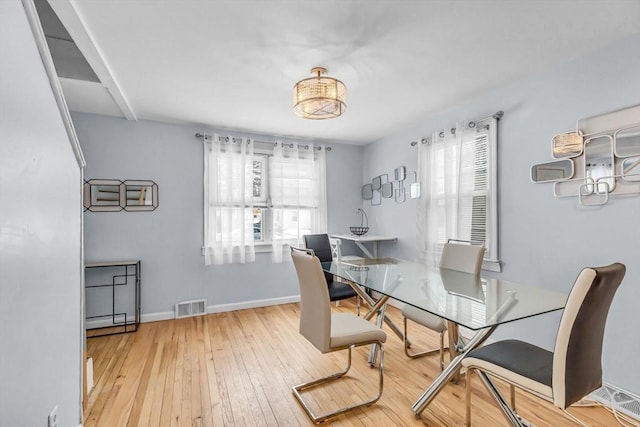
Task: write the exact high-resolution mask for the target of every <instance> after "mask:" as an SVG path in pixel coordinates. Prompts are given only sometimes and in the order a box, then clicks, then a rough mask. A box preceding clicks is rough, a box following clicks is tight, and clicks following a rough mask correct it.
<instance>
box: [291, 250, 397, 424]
mask: <svg viewBox="0 0 640 427" xmlns="http://www.w3.org/2000/svg"><path fill="white" fill-rule="evenodd" d="M291 258H292V259H293V263H294V265H295V268H296V273H297V275H298V284H299V286H300V333H301V334H302V335H303V336H304V337H305V338H306V339H307V340H308V341H309V342H310V343H311V344H313V345H314V346H315V347H316V348H317V349H318V350H319V351H320V352H321V353H329V352H334V351H338V350H348V352H349V356H348V363H347V367H346V369H344V370H343V371H340V372H338V373H335V374H332V375H329V376H326V377H323V378H319V379H317V380H313V381H310V382H307V383H304V384H300V385H297V386H295V387H293V389H292V390H293V394H294V395H295V397H296V399H297V400H298V402H299V403H300V404H301V405H302V407H303V408H304V410H305V412H306V413H307V415H308V416H309V418H311V420H312V421H313V422H315V423H319V422H322V421H324V420H326V419H328V418H331V417H334V416H336V415H339V414H343V413H345V412H347V411H350V410H352V409H355V408H360V407H363V406H369V405H372V404H373V403H375V402H376V401H377V400H378V399H380V396H382V388H383V374H384V349H383V346H382V344H383V343H384V342H385V341H386V339H387V335H386V333H385V332H384V331H383V330H382V329H380V328H379V327H377V326H376V325H375V324H373V323H370V322H368V321H366V320H364V319H363V318H362V317H358V316H356V315H353V314H351V313H335V314H332V313H331V303H330V299H329V289H328V288H327V284H326V281H325V277H324V273H323V271H322V266H321V265H320V260H319V259H318V257H317V256H315V254H314V252H313V250H311V249H298V248H294V247H292V248H291ZM369 344H377V345H378V346H379V349H380V363H379V366H378V370H379V380H378V392H377V394H376V395H375V396H373V397H372V398H370V399H368V400H366V401H364V402H360V403H356V404H352V405H349V406H346V407H342V408H338V409H335V410H333V411H330V412H328V413H325V414H322V415H316V414H315V413H314V411H313V410H312V409H311V407H310V405H309V403H308V402H307V401H306V400H305V399H304V398H303V397H302V395H301V393H302V392H303V391H305V390H307V389H311V388H313V387H315V386H318V385H320V384H325V383H328V382H331V381H334V380H337V379H339V378H341V377H342V376H344V375H345V374H346V373H347V372H348V371H349V369H350V368H351V350H352V349H353V348H354V347H359V346H363V345H369Z"/></svg>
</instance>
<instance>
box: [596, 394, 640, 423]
mask: <svg viewBox="0 0 640 427" xmlns="http://www.w3.org/2000/svg"><path fill="white" fill-rule="evenodd" d="M590 397H592V398H593V399H594V400H597V401H598V402H600V403H602V404H604V405H606V406H608V407H610V408H615V410H616V411H619V412H621V413H623V414H626V415H628V416H630V417H631V418H634V419H636V420H640V398H639V397H637V396H634V395H632V394H629V393H627V392H625V391H623V390H620V389H618V388H615V387H612V386H610V385H603V386H602V387H600V388H599V389H597V390H596V391H594V392H593V393H591V394H590Z"/></svg>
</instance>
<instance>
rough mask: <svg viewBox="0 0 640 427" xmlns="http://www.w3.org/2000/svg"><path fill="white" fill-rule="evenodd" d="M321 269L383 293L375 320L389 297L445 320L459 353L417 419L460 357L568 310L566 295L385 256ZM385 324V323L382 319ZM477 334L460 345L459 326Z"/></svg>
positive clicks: (425, 397) (417, 408)
mask: <svg viewBox="0 0 640 427" xmlns="http://www.w3.org/2000/svg"><path fill="white" fill-rule="evenodd" d="M322 268H323V270H325V271H327V272H330V273H332V274H334V275H336V276H338V277H342V278H343V279H345V280H347V281H348V282H353V283H356V284H358V285H361V286H364V287H366V288H368V289H371V290H374V291H376V292H378V293H380V294H382V298H380V299H379V300H378V301H377V302H376V303H375V305H374V307H372V309H371V311H370V312H369V313H367V315H366V316H365V318H366V319H367V320H368V319H371V317H373V314H375V312H376V311H378V310H380V309H382V308H383V306H384V304H386V302H387V301H388V299H389V298H393V299H395V300H398V301H401V302H403V303H405V304H410V305H413V306H414V307H417V308H420V309H422V310H425V311H428V312H429V313H432V314H435V315H436V316H440V317H442V318H443V319H445V320H446V321H447V324H448V327H449V328H450V329H449V330H450V332H452V336H453V337H456V338H455V339H454V342H453V343H452V344H453V347H455V350H456V355H455V357H454V358H453V359H452V360H451V363H449V365H448V366H447V367H446V368H445V370H444V371H443V372H442V373H441V374H440V375H439V376H438V377H437V378H436V379H435V380H434V381H433V383H432V384H431V385H430V386H429V387H428V388H427V389H426V390H425V392H424V393H423V394H422V395H421V396H420V397H419V398H418V400H417V401H416V402H415V403H414V404H413V407H412V410H413V412H414V413H415V414H416V415H419V414H421V413H422V411H423V410H424V409H425V408H426V407H427V405H429V403H430V402H431V401H432V400H433V399H434V398H435V396H436V395H437V394H438V393H439V392H440V390H441V389H442V388H443V387H444V386H445V385H446V383H447V382H448V381H449V380H450V379H451V378H453V377H454V376H455V375H456V374H457V373H458V371H459V369H460V366H461V362H462V359H463V358H464V357H465V356H466V355H467V354H468V353H469V352H470V351H471V350H473V349H475V348H477V347H478V346H480V345H481V344H482V343H483V342H484V341H485V340H486V339H487V338H488V337H489V335H491V333H493V331H494V330H495V329H496V328H497V327H498V325H501V324H504V323H508V322H513V321H516V320H520V319H524V318H527V317H532V316H537V315H540V314H543V313H549V312H552V311H556V310H561V309H563V308H564V306H565V304H566V300H567V295H566V294H564V293H559V292H553V291H549V290H545V289H541V288H536V287H532V286H525V285H520V284H517V283H513V282H507V281H506V280H500V279H494V278H485V277H476V276H474V275H471V274H466V273H460V272H457V271H452V270H446V269H431V270H430V269H428V268H427V267H426V266H425V265H423V264H419V263H414V262H408V261H402V260H395V259H390V258H381V259H377V260H367V259H364V260H361V262H358V263H353V262H351V263H347V262H341V263H337V262H327V263H322ZM378 320H379V322H378V323H380V325H379V326H381V321H380V317H379V319H378ZM459 325H461V326H464V327H466V328H469V329H471V330H473V331H475V335H474V336H473V338H471V340H470V341H469V342H467V343H462V342H461V341H458V342H456V341H457V333H458V326H459Z"/></svg>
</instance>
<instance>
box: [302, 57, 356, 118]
mask: <svg viewBox="0 0 640 427" xmlns="http://www.w3.org/2000/svg"><path fill="white" fill-rule="evenodd" d="M311 73H312V74H315V76H313V77H309V78H307V79H303V80H300V81H299V82H298V83H296V84H295V85H294V86H293V111H294V112H295V113H296V115H298V116H300V117H302V118H305V119H314V120H323V119H332V118H334V117H339V116H341V115H342V114H343V113H344V112H345V111H346V109H347V104H346V98H347V88H346V86H345V85H344V83H342V82H341V81H340V80H338V79H334V78H333V77H329V76H326V75H325V74H326V73H327V69H326V68H322V67H315V68H312V69H311Z"/></svg>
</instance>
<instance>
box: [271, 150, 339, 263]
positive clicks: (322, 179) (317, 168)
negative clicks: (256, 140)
mask: <svg viewBox="0 0 640 427" xmlns="http://www.w3.org/2000/svg"><path fill="white" fill-rule="evenodd" d="M269 194H270V196H271V203H272V224H273V233H272V259H273V261H274V262H282V260H283V248H284V246H285V245H299V244H300V243H301V238H302V236H303V235H304V234H311V233H326V231H327V195H326V161H325V147H322V146H321V147H320V150H318V149H316V148H315V147H314V145H313V144H306V143H305V144H282V143H281V142H278V143H276V146H275V148H274V150H273V156H272V157H270V158H269ZM287 259H288V258H287Z"/></svg>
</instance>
